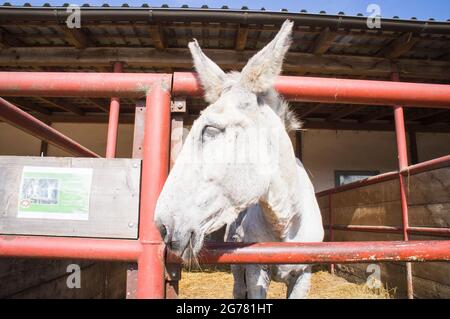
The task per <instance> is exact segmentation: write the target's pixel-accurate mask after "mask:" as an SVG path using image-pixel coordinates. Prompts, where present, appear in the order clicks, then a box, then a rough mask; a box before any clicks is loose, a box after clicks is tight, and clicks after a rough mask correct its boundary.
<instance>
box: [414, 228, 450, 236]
mask: <svg viewBox="0 0 450 319" xmlns="http://www.w3.org/2000/svg"><path fill="white" fill-rule="evenodd" d="M407 231H408V233H411V234H416V235H432V236H446V237H447V236H449V237H450V228H438V227H412V226H409V227H408V228H407Z"/></svg>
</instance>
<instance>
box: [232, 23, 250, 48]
mask: <svg viewBox="0 0 450 319" xmlns="http://www.w3.org/2000/svg"><path fill="white" fill-rule="evenodd" d="M247 37H248V26H247V25H243V24H240V25H239V28H238V30H237V33H236V40H235V45H234V49H235V50H236V51H243V50H245V47H246V45H247Z"/></svg>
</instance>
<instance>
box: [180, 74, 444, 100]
mask: <svg viewBox="0 0 450 319" xmlns="http://www.w3.org/2000/svg"><path fill="white" fill-rule="evenodd" d="M275 88H276V89H277V91H278V92H279V93H280V94H282V95H283V96H284V97H285V98H286V99H288V100H291V101H311V102H324V103H361V104H371V105H395V104H399V105H405V106H408V107H415V106H416V107H425V108H450V86H449V85H443V84H422V83H404V82H397V83H393V82H389V81H371V80H347V79H331V78H316V77H306V76H305V77H299V76H280V77H278V80H277V81H276V83H275ZM172 93H173V94H174V95H180V96H199V95H201V94H202V89H201V86H200V83H199V81H198V79H197V78H196V76H195V74H194V73H187V72H175V73H174V76H173V89H172Z"/></svg>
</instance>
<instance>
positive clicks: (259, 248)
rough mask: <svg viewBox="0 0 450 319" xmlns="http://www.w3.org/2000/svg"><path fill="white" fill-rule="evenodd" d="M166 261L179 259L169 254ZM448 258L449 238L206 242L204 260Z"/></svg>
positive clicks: (267, 261)
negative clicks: (315, 241) (366, 240)
mask: <svg viewBox="0 0 450 319" xmlns="http://www.w3.org/2000/svg"><path fill="white" fill-rule="evenodd" d="M168 259H169V262H178V260H177V258H176V257H174V256H173V255H171V254H169V255H168ZM386 261H390V262H400V261H402V262H404V261H411V262H415V261H450V240H435V241H409V242H405V241H384V242H383V241H376V242H373V241H372V242H370V241H368V242H325V243H223V244H207V245H206V247H205V248H204V249H203V250H202V251H201V252H200V255H199V262H201V263H204V264H323V263H371V262H386Z"/></svg>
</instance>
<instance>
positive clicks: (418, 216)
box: [408, 200, 450, 227]
mask: <svg viewBox="0 0 450 319" xmlns="http://www.w3.org/2000/svg"><path fill="white" fill-rule="evenodd" d="M449 201H450V200H449ZM408 215H409V225H410V226H419V227H420V226H423V227H450V202H448V203H437V204H426V205H412V206H411V205H410V206H409V207H408Z"/></svg>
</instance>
